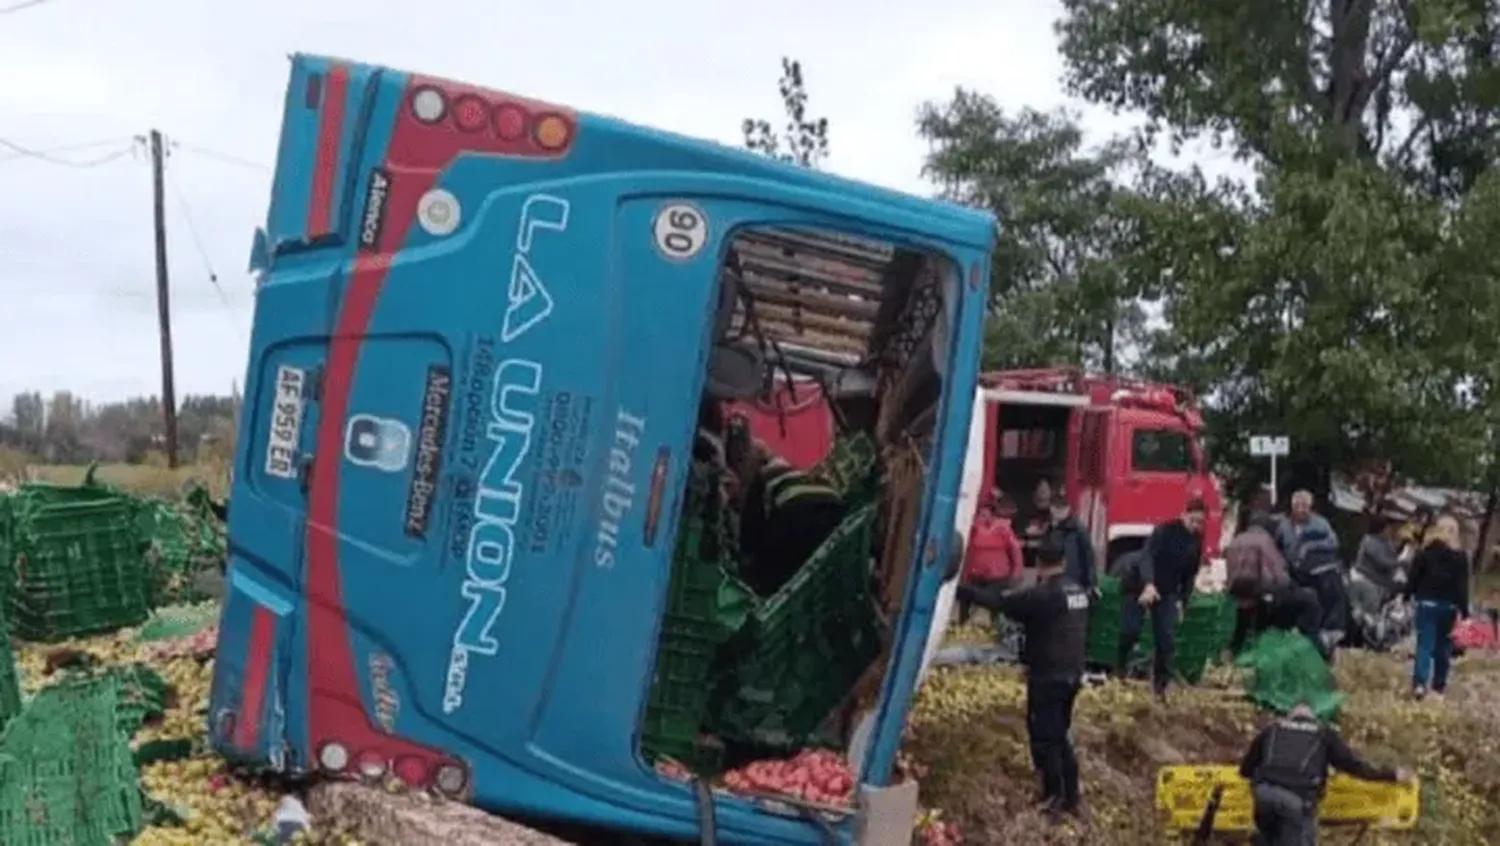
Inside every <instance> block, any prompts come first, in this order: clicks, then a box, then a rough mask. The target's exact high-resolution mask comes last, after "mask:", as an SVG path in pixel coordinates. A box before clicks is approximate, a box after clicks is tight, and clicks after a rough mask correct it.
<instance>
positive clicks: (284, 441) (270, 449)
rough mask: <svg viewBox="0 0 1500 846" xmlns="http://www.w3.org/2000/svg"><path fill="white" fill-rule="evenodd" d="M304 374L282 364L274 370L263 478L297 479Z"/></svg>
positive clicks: (298, 369) (295, 368)
mask: <svg viewBox="0 0 1500 846" xmlns="http://www.w3.org/2000/svg"><path fill="white" fill-rule="evenodd" d="M306 383H307V373H306V371H304V370H302V369H301V368H297V367H289V366H287V365H285V364H283V365H281V366H280V367H278V368H277V369H276V397H275V400H274V404H273V405H272V406H271V431H270V433H269V434H268V435H267V436H266V475H267V476H279V477H281V478H283V479H295V478H297V441H298V439H299V437H300V436H301V433H302V388H303V386H304V385H305V384H306Z"/></svg>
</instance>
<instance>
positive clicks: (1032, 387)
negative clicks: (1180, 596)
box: [966, 368, 1223, 564]
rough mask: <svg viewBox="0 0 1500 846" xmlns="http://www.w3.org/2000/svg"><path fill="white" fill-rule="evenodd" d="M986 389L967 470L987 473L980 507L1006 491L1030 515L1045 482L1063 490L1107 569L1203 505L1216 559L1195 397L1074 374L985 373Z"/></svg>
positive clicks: (1214, 511) (982, 387) (1210, 488)
mask: <svg viewBox="0 0 1500 846" xmlns="http://www.w3.org/2000/svg"><path fill="white" fill-rule="evenodd" d="M978 391H979V393H978V397H977V401H976V406H982V408H983V418H982V419H983V434H982V437H980V436H977V435H976V434H975V433H971V437H970V454H969V456H968V459H967V460H966V464H974V463H977V464H979V465H980V467H981V468H982V476H981V479H982V482H981V485H982V486H981V487H980V489H979V490H980V491H981V492H984V493H981V495H980V496H979V497H978V498H977V499H978V500H979V502H983V501H985V500H987V499H988V498H989V495H990V492H993V491H996V490H1000V491H1003V492H1005V493H1006V494H1009V495H1010V497H1011V498H1012V499H1014V500H1015V502H1016V504H1017V506H1018V507H1019V508H1021V509H1022V510H1023V511H1024V510H1025V509H1026V508H1028V507H1029V506H1030V503H1031V501H1032V495H1033V491H1034V490H1035V488H1036V486H1037V484H1038V482H1040V481H1041V480H1043V479H1046V480H1047V481H1048V483H1049V484H1050V485H1051V486H1052V487H1053V489H1054V490H1055V489H1056V488H1057V487H1058V485H1059V484H1061V485H1062V486H1063V487H1064V488H1065V489H1066V497H1067V499H1068V502H1069V504H1070V505H1071V506H1072V507H1073V512H1074V513H1075V514H1076V515H1078V518H1079V520H1081V521H1082V522H1083V524H1084V525H1085V526H1087V527H1088V528H1089V531H1090V533H1091V535H1092V537H1093V539H1094V547H1095V549H1096V551H1097V552H1098V553H1099V561H1100V562H1101V563H1108V564H1113V562H1114V561H1115V559H1117V558H1118V557H1119V556H1121V555H1123V554H1125V553H1126V552H1129V551H1131V550H1133V549H1138V548H1140V546H1141V545H1142V544H1144V543H1145V540H1146V537H1147V536H1149V535H1150V534H1151V530H1152V529H1153V528H1154V527H1155V526H1156V525H1158V524H1160V523H1162V522H1165V521H1167V520H1170V519H1172V518H1173V517H1176V516H1177V515H1179V514H1180V513H1181V512H1182V509H1183V506H1184V505H1185V504H1186V503H1187V501H1188V500H1189V499H1191V498H1194V497H1198V498H1201V499H1202V500H1203V501H1204V504H1205V505H1206V506H1207V510H1208V514H1207V518H1208V519H1207V525H1206V526H1205V527H1204V554H1205V557H1206V558H1212V557H1214V556H1217V555H1218V547H1219V532H1220V527H1221V526H1222V521H1223V502H1222V497H1221V494H1220V491H1219V487H1218V483H1217V482H1216V480H1215V479H1214V477H1213V476H1212V474H1211V473H1210V472H1209V469H1208V464H1207V460H1206V457H1205V455H1204V451H1203V447H1202V444H1201V440H1200V433H1201V431H1202V428H1203V419H1202V417H1201V416H1200V415H1199V414H1198V411H1197V409H1196V404H1195V402H1194V399H1193V396H1192V393H1191V392H1190V391H1188V390H1187V389H1185V388H1180V387H1176V386H1171V385H1162V384H1155V383H1149V382H1143V381H1139V380H1134V379H1127V378H1123V377H1119V376H1098V375H1090V374H1087V373H1084V372H1083V371H1081V370H1077V369H1073V368H1051V369H1038V370H1009V371H1000V372H992V373H986V374H984V375H982V376H981V377H980V381H979V388H978ZM980 419H981V418H980V414H979V412H978V410H977V409H976V413H975V424H976V425H978V424H979V421H980ZM979 502H976V506H977V505H978V504H979Z"/></svg>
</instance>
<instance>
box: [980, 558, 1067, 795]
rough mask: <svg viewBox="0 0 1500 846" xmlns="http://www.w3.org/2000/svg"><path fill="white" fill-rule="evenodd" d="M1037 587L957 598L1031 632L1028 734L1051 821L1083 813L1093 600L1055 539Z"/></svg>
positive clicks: (1026, 655)
mask: <svg viewBox="0 0 1500 846" xmlns="http://www.w3.org/2000/svg"><path fill="white" fill-rule="evenodd" d="M1037 577H1038V580H1037V583H1036V584H1035V585H1034V586H1032V587H1030V588H1026V589H1024V590H1018V591H1012V592H1009V593H1004V592H1001V591H999V590H998V589H994V588H972V587H969V586H967V585H960V586H959V588H958V595H959V597H960V598H967V599H968V600H969V601H971V602H973V603H974V604H976V605H980V606H982V607H984V608H988V609H989V610H991V611H996V612H999V613H1001V614H1004V615H1005V616H1007V617H1010V618H1011V619H1012V620H1015V621H1017V622H1019V623H1020V624H1021V625H1022V626H1024V627H1025V629H1026V646H1025V649H1024V651H1023V652H1022V655H1021V662H1022V663H1023V664H1024V665H1025V666H1026V731H1027V734H1028V735H1029V738H1030V741H1031V761H1032V764H1033V765H1034V766H1035V767H1036V770H1037V776H1038V778H1039V780H1040V781H1041V787H1042V803H1043V805H1044V810H1045V811H1046V812H1047V813H1048V814H1049V815H1052V816H1056V815H1058V814H1077V813H1079V812H1080V811H1081V803H1080V798H1081V797H1080V793H1079V788H1078V758H1077V756H1076V755H1075V754H1074V751H1073V739H1072V737H1070V736H1069V733H1070V732H1071V731H1072V728H1073V704H1074V702H1075V701H1076V700H1077V698H1078V688H1079V687H1080V685H1082V683H1083V670H1084V654H1085V651H1086V648H1087V644H1086V638H1087V630H1088V620H1089V594H1088V592H1087V591H1085V590H1084V589H1083V588H1082V587H1081V586H1080V585H1079V584H1078V583H1077V582H1075V581H1073V579H1072V578H1070V577H1069V576H1068V574H1067V562H1066V560H1065V556H1064V553H1063V550H1062V548H1061V547H1060V546H1059V545H1058V544H1057V540H1056V538H1047V539H1045V540H1043V542H1042V544H1041V545H1040V546H1039V547H1038V548H1037Z"/></svg>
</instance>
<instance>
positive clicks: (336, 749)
mask: <svg viewBox="0 0 1500 846" xmlns="http://www.w3.org/2000/svg"><path fill="white" fill-rule="evenodd" d="M318 765H319V766H321V767H322V768H323V769H325V770H327V771H328V772H331V773H341V772H343V771H344V769H345V768H346V767H348V766H349V750H348V749H345V748H344V745H343V744H342V743H333V742H330V743H325V744H323V748H322V749H319V750H318Z"/></svg>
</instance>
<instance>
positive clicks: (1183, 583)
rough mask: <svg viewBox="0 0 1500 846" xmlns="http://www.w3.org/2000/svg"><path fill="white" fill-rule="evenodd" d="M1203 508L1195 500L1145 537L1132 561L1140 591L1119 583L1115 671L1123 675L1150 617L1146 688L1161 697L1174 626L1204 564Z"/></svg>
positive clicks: (1168, 669) (1168, 676) (1169, 670)
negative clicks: (1151, 646) (1150, 659)
mask: <svg viewBox="0 0 1500 846" xmlns="http://www.w3.org/2000/svg"><path fill="white" fill-rule="evenodd" d="M1206 517H1207V509H1206V508H1205V507H1204V505H1203V500H1201V499H1198V498H1197V497H1194V498H1193V499H1190V500H1188V502H1187V505H1186V506H1184V507H1183V509H1182V516H1180V517H1178V518H1177V519H1176V520H1169V521H1168V522H1166V523H1163V524H1161V525H1160V526H1157V527H1156V529H1155V531H1153V532H1152V533H1151V537H1149V538H1147V539H1146V548H1145V550H1144V553H1145V554H1144V555H1142V556H1141V557H1140V558H1139V559H1137V566H1138V567H1139V575H1138V577H1137V581H1138V583H1139V593H1134V592H1132V590H1131V588H1132V586H1131V585H1126V584H1124V583H1123V582H1122V584H1121V588H1122V593H1123V597H1122V601H1121V603H1120V645H1119V654H1118V656H1117V657H1118V660H1119V663H1118V666H1119V671H1120V672H1121V673H1122V674H1123V673H1125V672H1126V669H1127V666H1128V664H1129V660H1130V654H1131V653H1132V652H1134V651H1135V645H1136V643H1137V642H1138V641H1139V640H1140V637H1141V628H1142V626H1143V625H1144V624H1145V618H1146V615H1147V614H1148V613H1149V614H1150V615H1151V634H1152V638H1153V640H1154V641H1155V647H1156V650H1155V656H1154V661H1153V662H1152V669H1151V687H1152V690H1153V691H1154V692H1155V693H1156V695H1158V696H1165V695H1166V693H1167V684H1168V682H1169V680H1170V679H1171V677H1172V660H1173V646H1174V641H1175V637H1176V633H1177V622H1178V620H1180V619H1182V612H1183V609H1185V608H1186V607H1187V602H1188V600H1189V599H1190V598H1191V597H1192V595H1193V583H1194V582H1195V581H1197V579H1198V568H1199V567H1200V566H1201V565H1202V563H1203V523H1204V520H1205V519H1206Z"/></svg>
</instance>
